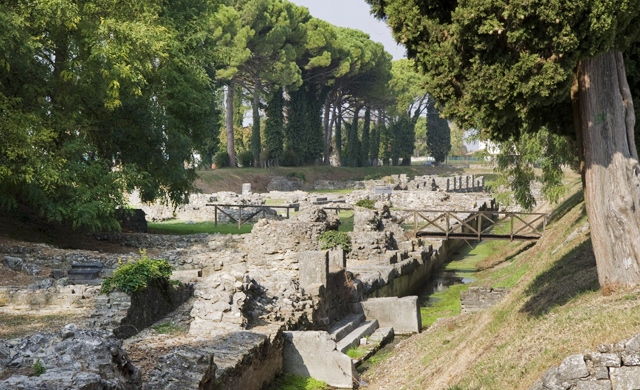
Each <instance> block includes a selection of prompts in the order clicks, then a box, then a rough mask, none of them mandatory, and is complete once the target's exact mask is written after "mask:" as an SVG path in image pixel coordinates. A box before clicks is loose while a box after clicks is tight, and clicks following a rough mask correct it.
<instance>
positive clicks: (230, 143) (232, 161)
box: [225, 81, 236, 168]
mask: <svg viewBox="0 0 640 390" xmlns="http://www.w3.org/2000/svg"><path fill="white" fill-rule="evenodd" d="M234 91H235V87H234V85H233V81H231V82H229V85H228V87H227V107H226V110H227V116H226V118H225V119H226V122H227V154H228V155H229V166H230V167H232V168H235V166H236V152H235V146H234V134H233V93H234Z"/></svg>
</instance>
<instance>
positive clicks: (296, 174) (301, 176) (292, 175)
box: [287, 172, 307, 181]
mask: <svg viewBox="0 0 640 390" xmlns="http://www.w3.org/2000/svg"><path fill="white" fill-rule="evenodd" d="M287 177H288V178H289V179H292V178H296V179H300V180H302V181H306V180H307V179H306V177H305V176H304V173H302V172H289V173H288V174H287Z"/></svg>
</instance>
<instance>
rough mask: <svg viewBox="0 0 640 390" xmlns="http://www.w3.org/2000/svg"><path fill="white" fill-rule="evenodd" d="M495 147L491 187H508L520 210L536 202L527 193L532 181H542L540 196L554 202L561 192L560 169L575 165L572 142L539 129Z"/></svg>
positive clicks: (562, 190) (575, 159)
mask: <svg viewBox="0 0 640 390" xmlns="http://www.w3.org/2000/svg"><path fill="white" fill-rule="evenodd" d="M499 146H500V154H499V155H498V157H497V161H498V167H497V168H496V172H498V173H499V174H500V176H499V177H498V178H497V179H496V183H495V184H494V187H498V188H499V187H500V186H503V187H509V188H510V189H511V190H512V191H513V192H512V195H513V197H514V199H515V201H516V202H517V203H518V204H520V205H521V206H522V207H523V208H524V209H527V210H530V209H532V208H533V207H534V206H535V204H536V202H535V198H534V197H533V194H532V193H531V185H532V183H533V182H534V181H538V182H540V183H542V195H543V196H544V199H545V200H548V201H550V202H551V203H557V202H558V201H559V200H560V198H561V197H562V196H563V195H564V194H565V186H564V184H563V182H562V179H563V178H564V172H563V171H562V168H563V167H565V166H573V167H576V165H577V157H576V155H575V153H573V151H574V150H575V145H574V143H573V142H571V141H570V140H569V139H568V138H567V137H563V136H558V135H555V134H552V133H551V132H549V131H548V130H546V129H542V130H540V131H539V132H537V133H535V134H523V135H522V137H521V138H520V139H519V140H518V141H517V142H515V141H511V142H503V143H501V144H500V145H499ZM536 168H539V169H540V171H541V174H540V175H537V174H536ZM502 201H503V202H504V199H502ZM505 203H506V202H505Z"/></svg>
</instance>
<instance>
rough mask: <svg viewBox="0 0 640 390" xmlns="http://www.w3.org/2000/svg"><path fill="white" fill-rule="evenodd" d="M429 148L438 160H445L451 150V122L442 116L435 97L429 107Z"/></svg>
mask: <svg viewBox="0 0 640 390" xmlns="http://www.w3.org/2000/svg"><path fill="white" fill-rule="evenodd" d="M427 110H428V111H427V149H428V150H429V154H431V157H433V158H434V159H435V160H436V162H439V163H441V162H443V161H444V160H445V159H446V158H447V155H448V154H449V151H450V150H451V133H450V130H449V122H447V120H446V119H443V118H441V117H440V113H439V112H438V110H437V109H436V107H435V104H434V102H433V99H429V104H428V108H427Z"/></svg>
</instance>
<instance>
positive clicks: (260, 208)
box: [206, 203, 300, 229]
mask: <svg viewBox="0 0 640 390" xmlns="http://www.w3.org/2000/svg"><path fill="white" fill-rule="evenodd" d="M206 205H207V206H210V207H215V208H214V211H213V214H214V218H215V223H214V225H215V226H218V212H221V213H222V214H224V215H226V216H227V218H229V220H230V221H232V222H235V223H237V224H238V229H240V227H241V226H242V224H243V223H245V222H248V221H250V220H251V218H253V217H255V216H256V215H258V214H260V213H262V216H263V217H266V214H267V212H269V209H286V210H287V219H289V210H292V209H293V211H298V210H300V205H299V204H297V203H295V204H290V205H286V206H268V205H251V204H219V203H207V204H206ZM231 208H238V217H237V218H236V217H234V216H233V215H231V214H230V213H229V209H231ZM247 208H251V209H254V210H252V211H250V212H249V213H247V214H246V215H242V210H243V209H247ZM256 209H257V210H256Z"/></svg>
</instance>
